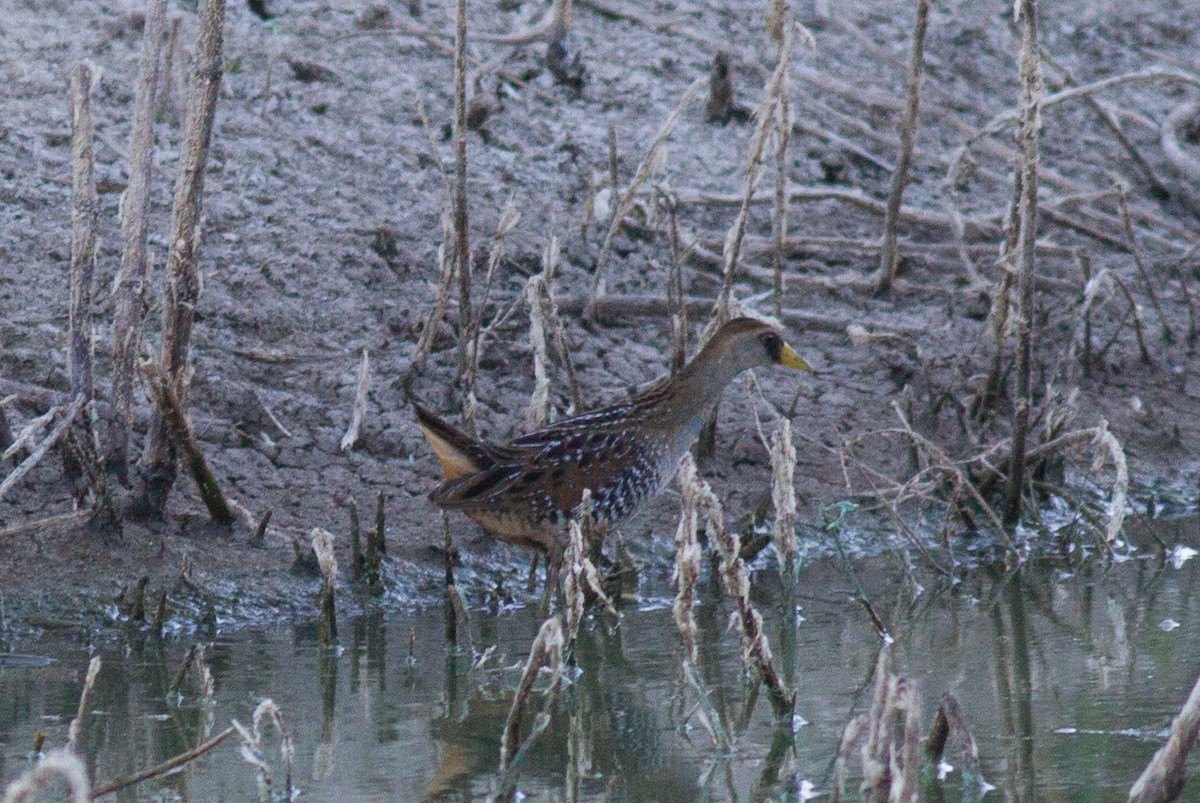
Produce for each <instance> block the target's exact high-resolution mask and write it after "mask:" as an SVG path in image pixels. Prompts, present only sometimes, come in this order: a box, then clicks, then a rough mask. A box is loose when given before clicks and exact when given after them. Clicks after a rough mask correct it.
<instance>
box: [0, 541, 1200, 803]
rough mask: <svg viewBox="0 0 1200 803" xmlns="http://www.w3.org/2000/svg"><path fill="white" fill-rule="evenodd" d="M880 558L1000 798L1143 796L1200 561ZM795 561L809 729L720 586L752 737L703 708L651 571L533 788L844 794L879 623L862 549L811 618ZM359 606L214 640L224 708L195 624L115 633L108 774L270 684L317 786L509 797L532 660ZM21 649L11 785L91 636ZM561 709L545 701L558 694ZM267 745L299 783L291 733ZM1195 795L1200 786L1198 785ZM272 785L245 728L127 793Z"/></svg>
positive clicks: (897, 623) (497, 638)
mask: <svg viewBox="0 0 1200 803" xmlns="http://www.w3.org/2000/svg"><path fill="white" fill-rule="evenodd" d="M1190 529H1192V530H1194V527H1191V528H1190ZM1174 535H1185V536H1194V532H1189V533H1187V534H1178V533H1176V534H1174ZM1193 540H1194V538H1193ZM855 572H856V575H857V577H858V579H859V581H860V582H861V583H862V585H863V587H864V589H865V590H866V592H867V594H868V596H869V597H870V598H871V600H872V602H873V604H874V606H875V608H876V609H877V610H878V611H879V613H880V615H881V616H882V618H883V619H884V621H885V622H887V623H888V625H889V629H890V631H891V633H892V635H893V636H894V637H895V639H896V646H895V649H896V656H895V660H896V669H897V671H898V672H899V673H900V674H903V675H905V676H907V677H909V678H911V679H912V680H913V681H915V683H916V684H917V688H918V690H919V694H920V697H921V701H922V719H921V728H922V733H924V732H925V730H926V729H927V728H928V723H929V722H930V720H931V718H932V716H933V713H934V711H935V709H936V705H937V700H938V698H939V696H940V695H941V693H942V692H943V691H950V692H952V693H953V694H954V695H956V696H957V697H958V699H959V701H960V702H961V705H962V709H963V711H964V713H965V715H966V718H967V720H968V722H969V724H970V726H971V728H972V730H973V732H974V735H975V738H976V739H977V741H978V746H979V752H980V758H981V764H982V770H983V775H984V777H985V778H986V781H987V782H988V783H989V784H992V785H994V786H995V787H997V789H996V791H992V792H990V793H989V794H988V795H987V796H985V797H984V798H983V799H985V800H1001V799H1004V798H1005V796H1006V795H1012V796H1019V797H1020V798H1021V799H1042V800H1080V801H1083V800H1087V801H1096V800H1114V801H1115V800H1124V799H1125V797H1126V795H1127V794H1128V789H1129V786H1130V784H1131V783H1132V782H1133V780H1134V779H1135V778H1136V777H1137V775H1138V774H1139V773H1140V771H1141V769H1142V768H1143V767H1144V766H1145V764H1146V762H1147V761H1148V759H1149V758H1150V756H1151V755H1152V754H1153V752H1154V751H1155V750H1156V749H1157V747H1158V746H1159V744H1161V742H1162V740H1163V739H1164V738H1165V729H1166V727H1167V726H1168V724H1169V722H1170V720H1171V718H1172V716H1173V715H1174V714H1175V713H1176V711H1177V710H1178V708H1179V706H1180V705H1181V704H1182V702H1183V700H1184V699H1185V698H1186V696H1187V692H1188V690H1189V688H1190V685H1191V683H1192V682H1193V681H1194V680H1195V677H1196V674H1197V670H1198V669H1200V627H1197V626H1196V623H1197V622H1198V621H1200V618H1198V617H1200V594H1198V593H1196V592H1197V591H1200V561H1197V560H1193V561H1190V562H1188V563H1186V564H1184V565H1183V566H1182V567H1181V568H1174V567H1172V566H1170V565H1169V564H1168V565H1163V564H1161V563H1160V562H1159V561H1157V560H1150V559H1143V560H1133V561H1128V562H1125V563H1121V564H1116V565H1110V566H1103V567H1094V568H1084V569H1079V570H1071V571H1068V570H1066V568H1065V564H1059V565H1051V564H1045V565H1039V566H1035V567H1028V566H1027V567H1026V568H1025V570H1024V571H1023V572H1022V574H1021V576H1020V577H1019V578H1018V577H1013V576H999V575H995V574H988V573H986V572H980V573H977V574H974V575H971V576H969V577H968V579H967V580H966V581H964V582H962V583H959V584H957V585H956V586H954V587H952V588H942V587H940V586H939V585H938V584H937V583H935V582H932V581H931V582H929V584H928V585H927V587H925V588H922V589H919V590H918V589H916V588H915V587H914V585H913V582H912V578H911V577H909V576H908V575H907V573H906V572H905V571H904V569H903V567H902V565H900V563H899V562H898V561H897V560H895V559H892V558H888V557H881V558H876V559H872V560H870V561H864V562H860V563H858V564H856V566H855ZM773 577H774V570H773V569H765V570H763V571H761V572H759V573H758V575H757V576H756V580H755V596H756V602H757V603H758V605H759V607H760V609H761V610H762V611H763V612H764V615H765V617H766V620H767V633H768V636H769V638H770V639H771V641H772V646H773V649H774V652H775V655H776V659H777V661H779V663H780V665H781V667H782V668H783V670H784V671H785V672H786V674H788V676H789V677H790V678H791V679H792V680H793V682H794V684H795V687H796V688H797V690H798V693H797V700H796V711H797V714H799V715H800V716H801V717H803V719H804V720H806V724H803V725H802V726H801V727H800V728H799V730H798V732H797V734H796V739H795V742H794V745H793V746H791V747H789V746H788V745H787V742H786V739H783V738H780V737H781V734H780V733H779V732H778V731H777V730H776V729H775V727H774V726H773V724H772V717H771V715H770V710H769V706H768V704H767V700H766V698H765V696H762V697H760V699H758V701H757V705H756V706H755V708H754V710H753V712H752V714H751V715H750V716H749V718H748V719H747V718H746V717H745V711H744V709H745V705H744V703H745V700H746V696H747V695H746V688H745V686H744V684H743V682H742V674H741V671H740V662H739V652H740V647H739V645H738V641H737V636H736V633H733V632H730V631H728V630H727V629H726V623H727V617H728V611H729V607H728V606H727V605H726V604H725V603H724V602H723V601H722V600H721V599H720V598H719V597H718V596H716V594H715V593H713V592H712V590H711V588H710V587H708V586H707V584H706V585H705V587H704V588H703V589H702V591H701V595H700V596H701V604H700V605H699V607H698V608H697V611H696V614H697V618H698V620H699V622H700V629H701V645H700V667H701V673H702V675H703V677H704V680H705V682H706V684H707V686H708V687H709V689H710V690H711V692H712V699H713V701H714V704H715V707H716V708H717V710H718V711H719V712H720V713H721V716H722V718H723V719H724V720H725V721H726V722H727V723H729V725H730V727H732V728H734V729H735V730H738V731H739V732H740V735H739V736H738V737H737V740H736V744H735V746H734V747H733V749H732V750H731V751H728V752H722V751H720V750H719V749H717V748H714V747H713V746H712V744H711V742H710V740H709V738H708V737H707V735H706V732H705V731H704V730H703V729H702V728H701V727H700V726H699V722H698V720H697V719H695V718H693V719H692V720H691V722H690V724H689V725H687V726H685V725H683V724H682V723H683V720H684V716H685V714H686V713H687V710H688V709H689V708H690V703H688V702H687V700H690V699H691V698H690V696H689V694H688V693H687V692H686V690H685V688H684V686H683V684H682V682H681V680H680V673H679V659H680V647H679V637H678V634H677V632H676V630H675V626H674V623H673V620H672V618H671V613H670V610H669V607H668V604H669V597H668V596H667V593H668V591H667V589H666V586H665V584H664V583H662V582H661V580H659V581H656V580H654V579H649V580H645V581H644V582H643V586H644V588H643V589H642V590H641V594H642V596H641V597H640V599H639V601H636V602H631V603H630V604H628V605H626V607H625V608H624V611H623V620H622V622H621V625H620V627H619V628H618V629H617V630H616V631H615V632H614V633H612V634H608V633H606V632H605V629H604V628H603V626H602V625H601V624H600V623H598V622H595V621H592V622H589V623H588V624H587V625H586V626H585V631H584V634H583V635H582V637H581V639H580V642H579V645H578V649H577V658H578V666H579V668H580V670H581V672H580V673H579V675H578V678H577V680H576V682H575V683H574V684H573V686H572V687H571V688H570V690H569V691H568V692H567V693H566V694H564V695H563V696H562V697H561V698H560V699H559V701H558V703H557V705H556V706H555V708H554V709H553V717H552V719H551V724H550V726H549V728H548V730H547V731H546V732H545V733H544V734H542V736H541V738H540V739H539V740H538V742H537V743H536V744H535V746H534V747H533V749H532V750H531V752H530V753H529V755H528V756H527V757H526V759H525V761H524V764H523V765H522V769H523V772H522V775H521V779H520V789H521V791H522V792H524V793H525V794H527V795H529V796H530V799H539V800H557V799H569V798H568V796H567V783H568V782H567V775H568V768H569V767H570V768H572V775H575V774H576V773H577V774H578V789H579V799H581V800H630V801H643V800H644V801H690V800H743V801H744V800H761V799H792V800H794V799H797V798H796V796H795V792H794V791H789V790H794V789H797V788H799V786H800V784H801V782H802V781H804V780H807V781H809V782H811V783H812V784H813V785H814V787H815V789H816V790H817V791H818V792H828V791H829V790H830V789H831V787H832V783H833V777H832V762H833V759H834V757H835V754H836V750H837V745H838V743H839V740H840V738H841V735H842V731H843V728H844V727H845V725H846V723H847V721H848V720H849V719H850V718H851V717H852V716H854V715H855V714H857V713H861V712H862V711H863V709H864V707H865V705H866V701H867V695H866V694H864V687H865V684H867V683H868V678H869V676H870V674H871V670H872V667H873V666H874V663H875V660H876V656H877V654H878V650H879V648H880V640H879V638H878V637H877V636H876V635H875V632H874V631H873V629H872V628H871V626H870V623H869V621H868V619H867V616H866V614H865V611H864V609H863V607H861V606H860V605H859V604H858V603H856V602H854V601H852V600H851V599H850V590H851V588H852V583H851V581H850V579H849V577H848V575H847V574H846V573H845V572H844V571H843V568H842V566H841V565H840V564H838V563H836V562H834V561H817V562H815V563H813V564H811V565H809V566H807V567H805V568H804V570H803V574H802V580H801V592H800V594H801V596H800V599H799V605H800V614H801V616H802V617H803V618H802V620H801V621H800V622H799V623H798V624H797V625H794V626H791V627H789V626H787V625H786V621H787V620H788V617H787V615H786V611H785V610H784V609H785V608H786V607H787V606H786V605H781V604H780V602H781V599H782V591H781V589H780V588H779V586H778V584H777V583H775V582H774V581H773ZM917 592H919V593H917ZM1172 623H1178V626H1173V625H1172ZM539 624H540V617H539V616H538V614H537V612H536V611H535V610H532V609H528V608H525V609H517V610H511V611H505V612H499V613H489V612H486V611H475V612H473V613H472V621H471V634H472V638H473V646H474V648H475V651H476V653H478V652H480V651H482V650H483V649H485V648H487V647H489V646H491V645H496V648H497V649H496V654H495V655H494V656H493V658H492V660H491V661H489V666H492V667H510V666H512V665H514V664H515V663H516V662H517V661H518V660H519V659H523V656H524V655H525V653H526V651H527V650H528V647H529V644H530V641H531V639H532V637H533V635H534V634H535V633H536V631H537V628H538V625H539ZM341 625H342V627H341V640H340V644H341V646H342V651H341V653H340V654H335V653H334V652H331V651H328V650H324V649H322V648H321V647H319V646H318V644H317V643H316V629H315V627H314V626H312V625H309V624H305V625H282V626H276V627H270V628H264V629H243V630H240V631H237V632H233V633H230V634H218V635H217V636H216V638H215V642H214V644H213V646H212V647H211V648H210V649H209V652H208V662H209V665H210V666H211V670H212V674H213V677H214V679H215V687H216V688H215V704H214V705H212V706H204V705H200V704H198V702H197V699H196V693H195V691H194V690H195V686H194V684H193V683H192V682H191V681H190V680H189V682H188V683H186V684H185V686H184V689H185V694H184V695H183V699H182V701H178V700H177V699H175V698H174V697H173V696H172V695H169V694H168V693H167V688H168V686H169V684H170V681H171V678H172V676H173V674H174V672H175V670H176V668H177V666H178V664H179V662H180V661H181V659H182V657H183V655H184V654H185V652H186V650H187V646H188V641H186V640H184V639H180V640H177V641H176V640H171V639H168V640H166V641H165V642H163V643H158V642H155V641H153V640H149V639H146V638H143V637H141V636H138V637H130V638H119V639H111V638H110V639H107V640H101V641H99V642H97V643H96V644H95V645H94V649H95V650H96V652H97V653H98V654H99V655H101V656H102V658H103V661H104V668H103V670H102V672H101V674H100V678H99V682H98V685H97V688H96V690H95V694H94V697H93V700H92V706H91V708H92V714H91V716H90V717H89V719H88V720H87V724H86V727H85V729H84V732H83V736H82V739H81V745H82V747H83V749H84V750H85V751H86V754H87V757H88V764H89V770H90V773H91V775H92V777H93V779H95V780H96V781H102V780H107V779H109V778H113V777H116V776H120V775H124V774H127V773H130V772H133V771H135V770H138V769H141V768H143V767H147V766H150V765H152V764H154V763H157V762H159V761H161V760H163V759H165V758H167V757H170V756H172V755H174V754H176V753H179V752H182V751H184V750H186V749H188V748H189V747H191V746H193V745H194V744H196V743H198V742H199V741H200V740H201V739H202V738H204V736H205V735H206V734H208V733H211V732H216V731H219V730H221V729H222V728H224V727H225V726H226V724H227V723H228V721H229V720H230V719H231V718H237V719H238V720H240V721H242V722H245V723H248V722H249V719H250V717H251V713H252V711H253V709H254V706H255V705H256V703H257V702H258V701H259V700H260V699H261V698H262V697H271V698H273V699H274V700H275V702H276V703H277V704H278V705H279V707H280V708H281V709H282V711H283V716H284V718H285V721H286V724H287V727H288V729H289V730H290V732H291V735H292V737H293V738H294V740H295V756H296V758H295V768H294V776H293V778H294V783H295V786H296V787H298V788H299V790H301V792H302V793H303V798H302V799H305V800H373V801H374V800H378V801H384V800H389V801H390V800H401V801H406V800H414V801H415V800H429V799H436V800H476V799H482V798H484V797H486V794H487V792H488V790H489V789H490V788H491V787H492V785H493V784H494V782H495V780H496V774H495V773H496V763H497V757H498V750H499V748H498V742H499V734H500V732H501V730H502V728H503V723H504V718H505V715H506V713H507V710H508V706H509V702H510V700H511V694H512V689H513V688H514V686H515V684H516V677H517V673H516V671H515V670H509V671H503V672H502V671H498V670H497V671H495V672H490V673H489V672H474V673H469V672H467V668H468V667H469V664H470V661H469V659H468V658H467V657H466V656H457V657H456V656H448V655H447V652H446V650H445V649H444V647H443V626H444V619H443V613H442V610H441V609H440V607H439V606H432V607H430V608H428V609H425V610H419V611H412V612H407V613H389V614H386V615H385V614H381V613H377V614H374V615H366V616H362V617H359V618H357V619H355V620H352V621H344V622H342V623H341ZM788 633H791V634H792V636H793V638H788V637H787V635H788ZM0 647H2V648H4V649H5V650H8V651H10V652H17V653H22V654H23V655H25V656H50V657H52V658H54V661H53V663H50V664H48V665H46V664H45V663H44V662H42V661H38V660H35V659H32V658H29V657H24V658H20V659H17V660H14V661H4V660H2V659H0V779H2V780H3V781H4V782H7V781H8V780H9V779H11V778H12V777H14V776H15V775H17V774H18V773H19V772H20V771H21V770H22V769H23V767H24V766H25V762H26V754H27V753H28V751H29V749H30V745H31V744H32V743H33V740H34V735H35V733H36V731H38V730H39V729H41V730H43V731H45V732H46V734H47V739H46V745H47V747H50V746H55V745H59V744H62V743H63V742H64V741H65V738H66V730H67V725H68V722H69V721H70V718H71V717H72V716H73V715H74V712H75V709H76V706H77V704H78V697H79V689H80V684H81V682H82V678H83V675H84V672H85V670H86V666H87V662H88V657H89V650H90V649H91V647H89V643H88V639H87V638H85V637H82V636H78V635H73V634H63V633H48V634H45V635H43V636H41V637H40V638H38V639H36V640H32V641H23V642H20V643H16V644H0ZM410 649H411V659H410ZM500 656H503V657H500ZM169 698H170V699H169ZM540 706H541V699H540V698H537V697H535V700H534V705H533V707H534V708H535V709H537V708H539V707H540ZM268 743H269V747H270V749H269V751H268V757H269V758H271V759H272V761H273V762H274V764H275V767H276V771H275V781H276V783H277V784H279V783H280V782H281V781H282V775H281V771H280V770H279V769H278V766H279V765H278V760H277V758H276V756H277V753H276V752H275V747H274V745H275V743H274V741H271V740H268ZM950 760H951V761H952V762H953V760H954V759H953V757H951V758H950ZM961 775H962V774H961V771H960V769H956V770H955V771H954V772H952V773H951V774H950V775H949V777H948V778H947V779H946V781H945V782H944V783H943V784H942V785H941V786H940V787H937V786H936V785H935V786H929V787H927V788H926V793H925V794H926V796H928V797H935V796H936V795H935V793H938V792H939V790H940V792H941V793H944V797H945V799H947V800H963V799H979V786H978V783H977V781H976V780H974V779H972V780H969V781H966V782H964V781H963V779H962V777H961ZM1187 791H1188V792H1189V793H1191V794H1197V790H1196V789H1195V788H1194V784H1193V787H1189V789H1188V790H1187ZM253 796H254V773H253V770H252V769H251V768H250V766H249V765H248V764H246V763H244V762H243V761H242V760H241V759H240V758H239V757H238V755H237V747H236V745H235V744H234V743H233V741H228V742H226V743H224V744H222V745H221V746H220V747H218V748H217V749H216V750H214V751H213V752H212V753H210V754H208V755H207V756H205V757H204V758H202V759H200V760H198V761H196V762H194V763H192V764H191V765H190V766H189V767H188V768H187V769H186V770H184V771H183V772H180V773H178V774H176V775H173V776H170V777H168V778H165V779H160V780H156V781H152V782H149V783H146V784H143V785H141V786H139V787H137V789H136V791H132V790H127V791H126V792H123V793H120V794H119V795H118V796H117V797H116V799H118V800H149V799H154V800H175V799H186V800H196V801H225V800H228V801H234V800H236V801H242V800H249V799H253ZM851 797H852V799H853V796H851ZM109 799H112V798H109Z"/></svg>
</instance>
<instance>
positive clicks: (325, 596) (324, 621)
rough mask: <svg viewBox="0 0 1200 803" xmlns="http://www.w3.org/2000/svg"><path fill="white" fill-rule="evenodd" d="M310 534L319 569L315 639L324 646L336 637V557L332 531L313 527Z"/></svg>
mask: <svg viewBox="0 0 1200 803" xmlns="http://www.w3.org/2000/svg"><path fill="white" fill-rule="evenodd" d="M310 535H311V536H312V548H313V553H314V554H316V556H317V566H319V567H320V569H321V602H320V608H321V618H320V620H319V622H318V625H317V640H318V642H320V643H321V644H322V645H324V646H328V645H330V644H332V643H333V641H334V639H336V638H337V610H336V607H335V604H334V595H335V594H336V592H337V568H338V567H337V558H336V557H334V554H333V533H331V532H329V531H328V530H322V529H321V528H320V527H314V528H313V530H312V532H311V533H310Z"/></svg>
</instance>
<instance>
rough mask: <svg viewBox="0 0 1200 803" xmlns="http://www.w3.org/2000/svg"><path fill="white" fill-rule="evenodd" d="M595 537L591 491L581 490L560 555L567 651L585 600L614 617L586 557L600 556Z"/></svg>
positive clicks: (596, 573) (574, 634)
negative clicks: (593, 601) (562, 551)
mask: <svg viewBox="0 0 1200 803" xmlns="http://www.w3.org/2000/svg"><path fill="white" fill-rule="evenodd" d="M597 535H598V533H597V532H596V525H595V521H594V520H593V518H592V492H591V490H590V489H588V488H585V489H584V490H583V496H582V497H581V498H580V500H579V506H578V507H577V508H576V512H575V516H574V518H572V519H571V521H570V523H569V524H568V526H567V548H566V550H565V552H564V554H563V568H564V569H565V571H564V572H563V578H562V581H563V600H564V602H565V604H566V608H565V611H564V619H565V621H566V630H567V632H566V636H567V645H568V647H570V648H573V646H574V644H575V639H576V637H577V636H578V635H579V625H580V623H581V622H582V621H583V614H584V611H585V608H586V603H587V602H588V600H589V599H592V600H595V601H597V602H599V603H600V604H601V605H603V606H604V610H605V613H607V614H608V615H609V616H612V617H614V618H615V617H616V616H617V611H616V609H615V608H613V604H612V600H610V599H609V598H608V595H607V594H605V593H604V584H603V583H602V582H601V581H600V573H599V572H598V571H596V565H595V564H594V563H593V562H592V559H591V557H590V556H591V555H593V554H595V555H599V553H600V543H599V540H598V538H597Z"/></svg>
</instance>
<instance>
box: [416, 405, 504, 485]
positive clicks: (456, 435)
mask: <svg viewBox="0 0 1200 803" xmlns="http://www.w3.org/2000/svg"><path fill="white" fill-rule="evenodd" d="M412 406H413V411H414V412H415V413H416V414H417V424H418V425H420V427H421V434H423V435H424V436H425V440H427V441H429V445H430V446H431V447H433V451H434V454H436V455H437V457H438V461H439V462H440V463H441V464H442V477H443V479H445V480H446V481H447V482H449V481H450V480H456V479H458V478H459V477H464V476H466V475H467V474H474V473H476V472H479V471H483V470H484V469H486V468H488V467H490V466H491V464H492V460H491V458H489V457H488V455H487V450H486V449H485V447H484V445H483V444H482V443H481V442H479V441H477V440H475V439H474V438H472V437H471V436H470V435H468V434H467V433H465V432H463V431H462V430H460V429H458V428H457V427H455V426H453V425H452V424H450V423H448V422H447V421H444V420H443V419H441V418H439V417H438V416H436V415H434V414H433V412H432V411H430V410H428V409H426V408H425V407H423V406H421V405H420V404H418V403H417V402H415V401H414V402H412Z"/></svg>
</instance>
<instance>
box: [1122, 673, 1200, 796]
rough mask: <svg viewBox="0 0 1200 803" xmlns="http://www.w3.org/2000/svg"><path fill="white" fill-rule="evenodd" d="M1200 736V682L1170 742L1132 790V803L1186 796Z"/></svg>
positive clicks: (1175, 724) (1173, 726)
mask: <svg viewBox="0 0 1200 803" xmlns="http://www.w3.org/2000/svg"><path fill="white" fill-rule="evenodd" d="M1197 734H1200V679H1197V680H1196V683H1195V684H1194V685H1193V686H1192V691H1191V693H1190V694H1189V695H1188V698H1187V702H1186V703H1184V704H1183V709H1182V710H1181V711H1180V712H1179V715H1178V716H1177V717H1175V719H1174V720H1173V721H1172V722H1171V735H1170V736H1168V737H1167V743H1166V744H1164V745H1163V746H1162V747H1160V748H1158V751H1157V752H1156V753H1155V754H1154V758H1152V759H1150V763H1149V764H1148V765H1147V766H1146V769H1145V770H1143V771H1142V774H1141V776H1139V777H1138V779H1137V782H1136V783H1134V785H1133V788H1132V789H1130V790H1129V801H1130V803H1168V801H1172V800H1177V799H1178V798H1179V796H1180V795H1182V794H1183V786H1184V784H1185V783H1187V774H1186V770H1187V757H1188V753H1189V752H1191V749H1192V747H1193V746H1194V745H1195V744H1196V736H1197Z"/></svg>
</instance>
